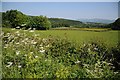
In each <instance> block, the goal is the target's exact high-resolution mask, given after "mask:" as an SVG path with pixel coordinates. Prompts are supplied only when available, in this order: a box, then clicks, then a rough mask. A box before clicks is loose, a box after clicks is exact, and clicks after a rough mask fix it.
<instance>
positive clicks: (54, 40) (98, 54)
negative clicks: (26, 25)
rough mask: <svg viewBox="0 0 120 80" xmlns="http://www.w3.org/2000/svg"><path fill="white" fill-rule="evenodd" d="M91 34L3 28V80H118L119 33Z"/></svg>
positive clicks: (93, 32)
mask: <svg viewBox="0 0 120 80" xmlns="http://www.w3.org/2000/svg"><path fill="white" fill-rule="evenodd" d="M88 30H89V29H87V31H86V29H84V30H83V29H82V30H80V29H77V30H21V29H13V28H3V29H2V31H3V32H2V57H1V58H2V71H3V72H2V77H3V78H119V77H120V72H119V70H120V67H119V66H120V65H119V63H120V62H119V59H120V57H119V56H120V45H117V42H118V31H112V30H107V31H101V29H99V31H98V29H97V31H96V29H92V30H91V29H90V30H89V31H88ZM97 41H101V42H97ZM75 43H76V44H77V45H76V44H75ZM78 45H79V46H78Z"/></svg>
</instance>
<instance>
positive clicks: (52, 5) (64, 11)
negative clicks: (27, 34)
mask: <svg viewBox="0 0 120 80" xmlns="http://www.w3.org/2000/svg"><path fill="white" fill-rule="evenodd" d="M11 9H13V10H15V9H17V10H19V11H21V12H23V13H24V14H27V15H34V16H36V15H37V16H39V15H44V16H47V17H57V18H67V19H93V18H99V19H111V20H115V19H117V18H118V2H2V11H7V10H11Z"/></svg>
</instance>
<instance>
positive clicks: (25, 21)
mask: <svg viewBox="0 0 120 80" xmlns="http://www.w3.org/2000/svg"><path fill="white" fill-rule="evenodd" d="M2 18H3V19H2V20H3V21H2V22H3V27H13V28H15V27H17V26H19V27H20V28H23V27H25V28H26V29H27V28H36V29H42V30H46V29H49V28H50V27H51V23H50V22H49V20H48V18H47V17H46V16H28V15H25V14H23V13H22V12H20V11H17V10H9V11H6V12H3V14H2Z"/></svg>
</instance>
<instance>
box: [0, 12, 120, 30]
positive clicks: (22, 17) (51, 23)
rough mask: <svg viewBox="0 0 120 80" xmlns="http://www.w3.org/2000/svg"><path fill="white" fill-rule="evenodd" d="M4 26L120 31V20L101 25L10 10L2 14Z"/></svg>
mask: <svg viewBox="0 0 120 80" xmlns="http://www.w3.org/2000/svg"><path fill="white" fill-rule="evenodd" d="M2 26H3V27H11V28H16V27H20V28H24V29H29V28H31V29H33V28H35V29H37V30H48V29H50V28H57V27H77V28H92V27H95V28H111V29H113V30H120V18H118V19H117V20H116V21H115V22H114V23H111V24H101V23H90V22H88V23H83V22H81V21H76V20H69V19H62V18H47V17H46V16H42V15H40V16H29V15H26V14H23V13H22V12H20V11H18V10H8V11H6V12H2Z"/></svg>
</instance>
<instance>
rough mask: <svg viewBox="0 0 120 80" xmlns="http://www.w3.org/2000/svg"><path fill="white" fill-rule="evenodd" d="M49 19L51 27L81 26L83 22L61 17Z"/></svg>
mask: <svg viewBox="0 0 120 80" xmlns="http://www.w3.org/2000/svg"><path fill="white" fill-rule="evenodd" d="M49 21H50V22H51V24H52V27H53V28H55V27H71V26H72V27H73V26H81V25H83V23H82V22H81V21H76V20H69V19H63V18H49Z"/></svg>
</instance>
